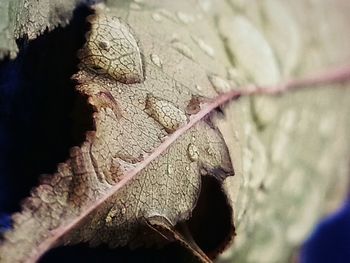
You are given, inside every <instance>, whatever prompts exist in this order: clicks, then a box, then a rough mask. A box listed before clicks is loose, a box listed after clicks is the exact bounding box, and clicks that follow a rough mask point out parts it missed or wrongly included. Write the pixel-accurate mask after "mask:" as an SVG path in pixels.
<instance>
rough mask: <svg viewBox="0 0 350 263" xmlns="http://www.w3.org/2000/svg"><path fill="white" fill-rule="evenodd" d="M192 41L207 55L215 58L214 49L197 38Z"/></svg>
mask: <svg viewBox="0 0 350 263" xmlns="http://www.w3.org/2000/svg"><path fill="white" fill-rule="evenodd" d="M192 39H193V41H194V42H195V43H196V44H197V45H198V46H199V48H200V49H201V50H202V51H203V52H204V53H205V54H206V55H208V56H209V57H212V58H213V57H214V54H215V52H214V49H213V48H212V47H211V46H209V45H208V44H207V43H205V42H204V40H203V39H201V38H199V37H196V36H192Z"/></svg>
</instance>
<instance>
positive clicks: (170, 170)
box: [167, 164, 174, 175]
mask: <svg viewBox="0 0 350 263" xmlns="http://www.w3.org/2000/svg"><path fill="white" fill-rule="evenodd" d="M167 173H168V175H172V174H173V173H174V167H173V166H172V165H171V164H167Z"/></svg>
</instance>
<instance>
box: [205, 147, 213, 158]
mask: <svg viewBox="0 0 350 263" xmlns="http://www.w3.org/2000/svg"><path fill="white" fill-rule="evenodd" d="M205 150H206V152H207V154H209V155H211V156H213V155H214V152H213V149H212V148H211V147H207V148H206V149H205Z"/></svg>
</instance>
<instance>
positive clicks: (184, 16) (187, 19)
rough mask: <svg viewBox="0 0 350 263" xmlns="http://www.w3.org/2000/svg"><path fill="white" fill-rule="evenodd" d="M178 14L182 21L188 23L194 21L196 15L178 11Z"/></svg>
mask: <svg viewBox="0 0 350 263" xmlns="http://www.w3.org/2000/svg"><path fill="white" fill-rule="evenodd" d="M176 16H177V18H178V19H179V20H180V21H181V22H182V23H184V24H186V25H188V24H190V23H193V22H194V17H193V16H192V15H189V14H186V13H183V12H180V11H178V12H176Z"/></svg>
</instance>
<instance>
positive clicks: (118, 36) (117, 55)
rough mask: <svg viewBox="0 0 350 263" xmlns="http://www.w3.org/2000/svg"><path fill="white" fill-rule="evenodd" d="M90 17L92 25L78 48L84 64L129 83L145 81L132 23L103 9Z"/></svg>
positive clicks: (82, 64) (100, 72)
mask: <svg viewBox="0 0 350 263" xmlns="http://www.w3.org/2000/svg"><path fill="white" fill-rule="evenodd" d="M87 20H88V21H89V22H90V23H91V29H90V31H89V32H88V33H87V42H86V44H85V45H84V47H83V48H82V49H81V50H80V52H79V58H80V59H81V66H82V67H85V68H89V69H90V70H93V71H95V72H97V73H98V74H108V75H109V76H111V77H113V78H114V79H115V80H117V81H119V82H122V83H126V84H128V83H137V82H141V81H143V69H142V61H141V54H140V50H139V47H138V45H137V42H136V40H135V38H134V36H133V34H132V33H131V31H130V28H129V26H128V25H126V24H125V23H124V22H122V21H121V20H120V19H119V18H117V17H115V16H110V15H108V14H103V13H97V14H95V15H91V16H89V17H88V19H87Z"/></svg>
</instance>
